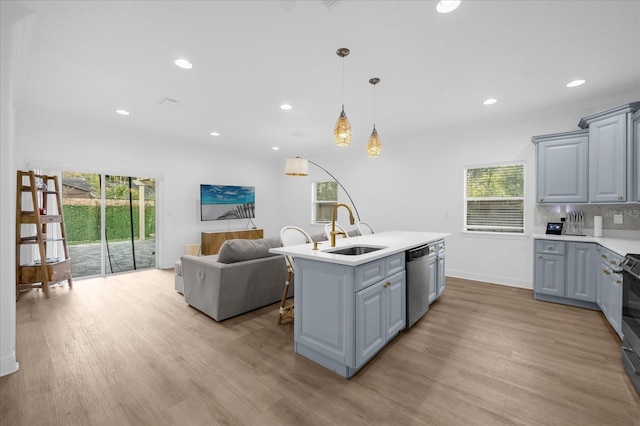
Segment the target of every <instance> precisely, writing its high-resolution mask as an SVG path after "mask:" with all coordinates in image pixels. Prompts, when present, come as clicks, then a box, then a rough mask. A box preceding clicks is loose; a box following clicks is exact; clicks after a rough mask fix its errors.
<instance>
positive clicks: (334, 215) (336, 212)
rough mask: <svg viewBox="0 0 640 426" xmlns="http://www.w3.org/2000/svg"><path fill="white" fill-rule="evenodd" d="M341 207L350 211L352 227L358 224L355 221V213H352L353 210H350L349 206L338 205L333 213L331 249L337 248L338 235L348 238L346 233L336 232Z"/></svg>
mask: <svg viewBox="0 0 640 426" xmlns="http://www.w3.org/2000/svg"><path fill="white" fill-rule="evenodd" d="M340 206H343V207H344V208H346V209H347V210H348V211H349V222H350V223H351V225H353V224H354V223H355V222H356V221H355V220H354V219H353V213H352V212H351V209H350V208H349V206H348V205H346V204H342V203H341V204H337V205H336V206H335V207H334V208H333V213H331V247H335V246H336V235H344V236H345V237H346V236H347V234H345V233H344V232H341V231H338V232H336V219H337V218H338V207H340Z"/></svg>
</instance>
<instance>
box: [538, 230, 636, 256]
mask: <svg viewBox="0 0 640 426" xmlns="http://www.w3.org/2000/svg"><path fill="white" fill-rule="evenodd" d="M533 238H535V239H538V240H554V241H577V242H582V243H598V244H600V245H601V246H602V247H605V248H607V249H609V250H611V251H614V252H616V253H618V254H619V255H620V256H626V255H627V254H629V253H640V239H638V238H611V237H590V236H579V235H552V234H533Z"/></svg>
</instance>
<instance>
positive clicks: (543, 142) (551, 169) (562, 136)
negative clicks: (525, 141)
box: [531, 130, 589, 203]
mask: <svg viewBox="0 0 640 426" xmlns="http://www.w3.org/2000/svg"><path fill="white" fill-rule="evenodd" d="M531 141H532V142H533V143H535V144H536V170H537V173H536V188H537V198H536V200H537V202H538V203H586V202H588V201H589V194H588V191H587V189H588V166H589V161H588V159H589V157H588V155H589V131H588V130H579V131H576V132H566V133H556V134H552V135H543V136H534V137H533V138H532V139H531Z"/></svg>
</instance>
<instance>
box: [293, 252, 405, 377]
mask: <svg viewBox="0 0 640 426" xmlns="http://www.w3.org/2000/svg"><path fill="white" fill-rule="evenodd" d="M404 256H405V254H404V252H402V253H397V254H394V255H391V256H388V257H385V258H383V259H379V260H375V261H372V262H369V263H366V264H363V265H359V266H355V267H351V266H345V265H340V264H335V263H329V262H321V261H315V260H310V259H305V258H298V257H297V258H294V267H295V270H296V280H295V281H294V285H295V295H296V318H295V321H294V337H295V338H294V341H295V342H294V344H295V351H296V352H297V353H299V354H301V355H303V356H305V357H307V358H309V359H311V360H313V361H315V362H317V363H319V364H320V365H323V366H324V367H326V368H328V369H330V370H332V371H335V372H336V373H338V374H340V375H341V376H343V377H351V376H353V375H354V374H355V373H356V372H357V371H358V370H359V369H360V368H361V367H362V366H363V365H364V364H365V363H366V362H367V361H368V360H369V359H370V358H371V357H373V356H374V355H375V354H376V353H377V352H378V351H379V350H380V349H381V348H382V347H384V346H385V345H386V344H387V343H388V342H389V341H390V340H391V339H393V337H395V336H396V335H397V334H398V332H399V331H400V330H402V329H404V328H405V324H406V278H405V266H404V262H405V260H404ZM301 312H303V313H304V314H302V315H300V313H301Z"/></svg>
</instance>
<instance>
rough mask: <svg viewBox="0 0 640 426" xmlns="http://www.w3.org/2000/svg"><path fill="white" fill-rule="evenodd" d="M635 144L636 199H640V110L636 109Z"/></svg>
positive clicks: (634, 118) (634, 123) (634, 124)
mask: <svg viewBox="0 0 640 426" xmlns="http://www.w3.org/2000/svg"><path fill="white" fill-rule="evenodd" d="M632 121H633V146H634V147H635V148H634V149H635V152H636V158H635V164H634V165H633V173H632V174H633V175H635V177H634V182H635V185H636V188H635V191H634V192H635V197H633V198H634V199H635V201H640V111H636V113H635V114H634V115H633V119H632Z"/></svg>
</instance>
